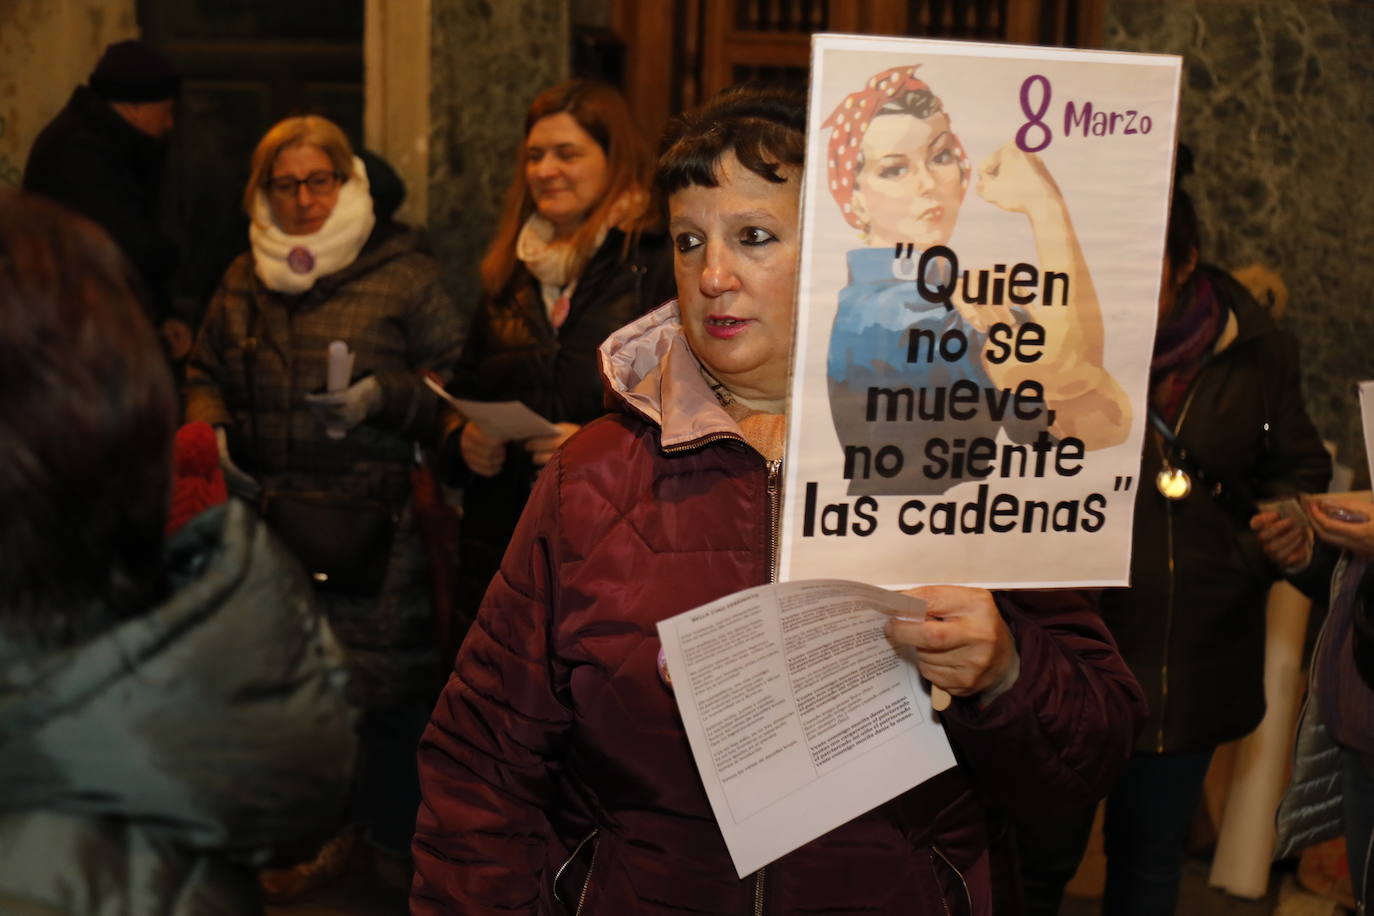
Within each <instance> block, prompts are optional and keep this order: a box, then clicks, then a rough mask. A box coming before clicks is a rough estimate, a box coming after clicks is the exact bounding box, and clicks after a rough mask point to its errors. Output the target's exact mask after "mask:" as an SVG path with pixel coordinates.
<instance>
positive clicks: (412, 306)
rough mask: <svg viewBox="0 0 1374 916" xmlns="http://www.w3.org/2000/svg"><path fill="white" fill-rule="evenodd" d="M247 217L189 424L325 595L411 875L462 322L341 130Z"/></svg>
mask: <svg viewBox="0 0 1374 916" xmlns="http://www.w3.org/2000/svg"><path fill="white" fill-rule="evenodd" d="M244 206H245V209H246V210H247V211H248V213H249V214H250V216H251V218H252V226H251V228H250V231H249V235H250V242H251V246H252V247H251V250H250V251H248V252H246V253H245V254H244V255H242V256H241V257H239V258H238V259H237V260H235V261H234V263H233V264H231V265H230V266H229V269H228V271H227V272H226V273H225V276H224V281H223V283H222V284H221V285H220V288H219V289H218V290H217V291H216V293H215V296H214V298H213V299H212V300H211V303H210V307H209V309H208V310H207V312H206V315H205V320H204V322H203V323H202V325H201V329H200V333H199V335H198V337H197V340H196V345H195V348H194V350H193V351H192V354H191V358H190V360H189V363H188V366H187V373H186V375H187V379H186V386H185V390H184V397H185V402H186V420H187V422H195V421H200V422H204V423H208V424H210V425H211V426H214V427H217V429H218V432H219V440H220V448H221V463H222V465H223V467H224V473H225V477H226V479H227V481H228V484H229V487H230V489H231V491H234V492H235V493H236V494H237V495H239V496H241V497H243V498H246V499H249V500H251V501H254V502H256V503H258V504H259V505H261V506H262V509H263V513H264V515H265V517H266V518H267V521H268V522H269V524H271V525H272V526H273V528H274V529H275V530H276V531H277V533H278V534H279V535H280V536H281V537H282V538H283V540H285V541H286V544H287V546H288V547H290V548H291V549H292V551H293V552H294V553H295V554H296V556H297V557H298V558H299V559H300V560H301V562H302V563H303V564H304V565H305V567H306V569H307V571H308V572H309V573H310V574H311V576H312V577H313V579H314V581H315V582H316V583H317V596H318V600H319V602H320V605H321V607H322V608H323V609H324V612H325V615H326V616H327V617H328V618H329V621H330V623H331V624H332V625H333V626H334V628H335V630H336V631H337V633H338V634H339V638H340V639H341V640H342V641H343V643H344V645H345V647H346V648H347V649H348V662H349V670H350V674H351V677H350V681H349V692H350V696H351V698H352V699H353V702H354V703H355V704H356V706H357V707H358V708H359V709H360V710H362V712H363V715H362V718H361V723H360V734H361V736H362V738H363V773H362V777H361V779H360V780H359V784H358V787H357V792H356V796H355V799H354V811H353V817H354V818H355V819H356V820H357V821H359V822H361V823H364V824H366V825H367V827H368V839H369V840H370V841H371V842H372V843H373V845H374V847H375V848H376V849H377V850H378V851H379V852H381V853H382V856H379V857H378V858H377V861H378V862H379V864H380V865H381V868H382V869H383V870H384V871H386V872H387V874H391V875H396V874H398V873H400V874H401V875H402V876H404V874H405V873H406V872H407V871H408V869H409V863H408V852H407V847H408V845H409V840H410V835H411V833H412V832H413V831H414V816H415V808H416V806H417V805H418V803H419V787H418V785H417V784H416V778H415V768H414V759H415V746H416V743H417V742H418V740H419V737H420V731H421V730H422V729H423V728H424V724H425V721H426V720H427V718H428V713H429V708H430V706H431V705H432V703H433V697H434V691H435V690H436V689H437V684H438V682H439V678H440V675H441V674H442V671H443V661H441V659H440V658H439V654H438V652H437V651H436V650H435V647H434V635H433V634H434V623H433V613H432V608H431V598H430V591H429V578H428V567H427V561H426V555H425V551H424V545H423V543H422V541H421V538H420V534H419V531H418V528H417V522H416V517H415V512H414V508H413V504H412V500H411V470H412V468H413V467H414V460H415V459H414V456H415V454H416V446H417V444H418V445H419V446H421V447H428V446H432V445H434V444H435V442H436V440H437V436H438V433H439V429H440V420H441V416H442V412H441V404H440V402H439V399H438V397H437V396H436V395H435V394H434V393H433V392H432V391H431V390H430V389H429V388H428V387H427V386H426V385H425V383H424V381H423V378H422V373H424V372H433V373H434V374H435V375H436V376H438V377H439V378H440V380H445V379H447V377H448V374H449V373H450V372H451V370H452V367H453V364H454V363H455V362H456V360H457V358H458V354H459V352H460V350H461V348H462V325H461V322H460V320H459V317H458V314H457V312H456V310H455V309H454V308H453V306H452V304H451V302H450V300H449V298H448V296H447V295H446V294H445V292H444V290H443V287H442V286H441V284H440V279H439V267H438V263H437V262H436V261H435V259H434V256H433V255H432V254H430V253H429V251H428V248H427V246H426V244H425V242H424V238H423V234H422V233H421V232H420V231H419V230H417V229H413V228H411V227H408V226H406V225H404V224H402V223H398V222H395V221H392V220H387V221H385V222H382V223H380V224H379V223H377V220H376V217H375V215H374V207H373V199H372V196H371V193H370V184H369V177H368V174H367V171H366V169H365V168H364V166H363V164H362V161H361V160H360V159H358V158H356V157H355V156H354V155H353V151H352V148H351V146H350V145H349V143H348V140H347V138H346V137H345V136H344V134H343V132H342V131H341V130H340V129H339V128H338V126H337V125H335V124H333V123H332V122H330V121H328V120H326V119H324V118H320V117H317V116H313V115H311V116H303V117H295V118H287V119H286V120H284V121H281V122H279V123H278V124H276V125H274V126H273V127H272V128H270V129H269V130H268V132H267V133H266V134H265V135H264V136H263V138H262V140H260V141H259V143H258V146H257V149H256V151H255V152H254V154H253V168H252V173H251V175H250V177H249V180H248V184H247V187H246V188H245V191H244ZM331 350H333V351H335V352H338V353H339V354H340V355H339V357H338V360H337V361H338V362H339V363H340V364H341V369H340V372H339V373H338V376H339V377H338V379H337V380H336V381H338V383H339V387H337V388H330V387H329V386H328V379H329V374H330V370H329V366H330V363H331V356H330V353H331ZM327 388H328V390H326V389H327ZM346 837H347V834H341V837H340V843H339V844H335V845H334V847H333V851H339V850H341V849H343V848H344V847H345V846H346V844H347V843H348V842H349V841H348V840H347V839H346ZM329 852H330V850H326V853H329ZM345 858H346V856H343V855H341V854H340V855H327V856H326V859H327V860H330V861H336V862H342V861H343V860H344V859H345ZM320 864H321V872H320V874H321V878H320V879H319V880H323V879H324V874H325V873H326V872H327V871H328V870H329V869H326V868H324V865H325V860H321V863H320ZM403 880H408V879H404V878H403ZM286 893H288V892H287V891H286V890H285V889H283V895H285V894H286Z"/></svg>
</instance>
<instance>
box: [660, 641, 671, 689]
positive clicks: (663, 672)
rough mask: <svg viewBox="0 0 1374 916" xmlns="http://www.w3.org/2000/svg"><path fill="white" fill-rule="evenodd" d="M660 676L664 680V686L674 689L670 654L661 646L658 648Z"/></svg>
mask: <svg viewBox="0 0 1374 916" xmlns="http://www.w3.org/2000/svg"><path fill="white" fill-rule="evenodd" d="M658 677H659V679H660V680H661V681H663V686H665V687H667V688H668V689H669V690H672V689H673V676H672V675H671V674H669V673H668V656H667V655H665V654H664V653H663V650H662V649H661V648H660V649H659V650H658Z"/></svg>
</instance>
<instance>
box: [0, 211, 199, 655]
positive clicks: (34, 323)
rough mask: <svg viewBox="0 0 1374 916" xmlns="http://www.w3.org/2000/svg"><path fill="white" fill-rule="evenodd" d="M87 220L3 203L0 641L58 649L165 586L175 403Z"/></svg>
mask: <svg viewBox="0 0 1374 916" xmlns="http://www.w3.org/2000/svg"><path fill="white" fill-rule="evenodd" d="M138 290H139V285H138V280H137V279H136V276H135V274H134V272H133V268H132V267H131V266H130V265H129V264H128V262H127V261H126V260H125V259H124V257H123V255H122V254H121V253H120V252H119V250H118V249H117V248H116V247H115V245H114V243H113V242H112V241H110V239H109V237H108V236H106V235H105V233H104V232H103V231H101V230H100V229H99V228H98V227H97V226H96V225H95V224H94V223H91V222H89V221H87V220H86V219H84V218H83V217H79V216H77V215H76V214H74V213H72V212H70V211H68V210H65V209H63V208H62V207H60V206H58V205H57V204H54V203H52V202H49V201H47V200H45V199H43V198H40V197H37V196H33V195H27V194H20V193H16V192H11V191H3V190H0V506H4V511H3V512H0V557H2V558H3V559H2V560H0V595H3V596H4V598H3V599H0V638H4V639H5V640H7V641H10V642H13V643H17V644H20V645H24V646H29V647H53V646H60V645H67V644H70V643H73V642H77V641H80V640H82V639H85V638H87V637H89V636H91V635H94V634H96V633H98V632H100V631H101V630H103V629H105V628H106V627H108V626H110V625H111V624H113V623H115V622H117V621H118V620H121V619H124V618H127V617H130V616H133V615H136V614H138V613H140V612H142V611H144V610H146V609H147V608H148V607H149V606H150V604H151V603H152V602H154V601H156V600H157V599H158V597H159V596H160V595H161V593H162V589H163V573H162V538H163V525H164V520H165V515H166V510H167V496H168V487H169V483H170V479H171V478H170V465H169V462H170V454H171V442H172V435H173V432H174V430H175V428H176V421H177V406H176V394H175V390H174V388H173V385H172V378H171V373H170V372H169V370H168V368H167V365H166V362H165V360H164V358H163V355H162V348H161V346H160V344H159V342H158V338H157V335H156V333H155V332H154V330H153V328H152V326H151V325H149V324H148V322H147V319H146V318H144V313H143V309H142V306H141V303H140V295H139V292H138Z"/></svg>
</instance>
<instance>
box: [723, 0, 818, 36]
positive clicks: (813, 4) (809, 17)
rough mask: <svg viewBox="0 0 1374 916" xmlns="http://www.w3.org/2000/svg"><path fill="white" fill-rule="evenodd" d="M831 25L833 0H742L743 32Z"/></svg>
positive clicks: (738, 8)
mask: <svg viewBox="0 0 1374 916" xmlns="http://www.w3.org/2000/svg"><path fill="white" fill-rule="evenodd" d="M829 25H830V0H740V2H737V3H736V4H735V28H736V29H737V30H739V31H741V32H802V33H810V32H823V31H825V30H826V29H827V28H829Z"/></svg>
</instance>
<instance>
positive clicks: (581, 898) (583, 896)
mask: <svg viewBox="0 0 1374 916" xmlns="http://www.w3.org/2000/svg"><path fill="white" fill-rule="evenodd" d="M592 836H596V831H592ZM589 839H590V837H589ZM579 848H580V847H579ZM600 851H601V844H600V843H597V844H596V845H595V846H593V847H592V860H591V862H589V863H587V880H586V881H583V882H582V893H580V894H578V895H577V911H576V912H575V913H574V916H582V906H583V904H585V903H586V902H587V888H589V887H591V886H592V875H593V874H594V873H595V871H596V854H597V853H598V852H600Z"/></svg>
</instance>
